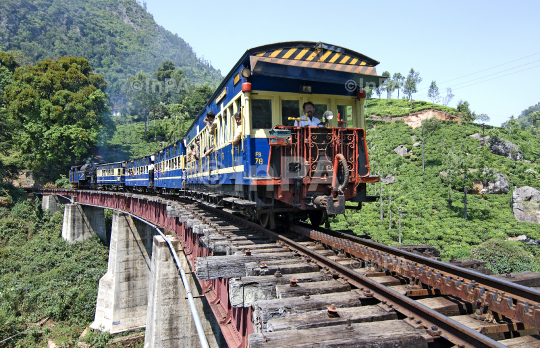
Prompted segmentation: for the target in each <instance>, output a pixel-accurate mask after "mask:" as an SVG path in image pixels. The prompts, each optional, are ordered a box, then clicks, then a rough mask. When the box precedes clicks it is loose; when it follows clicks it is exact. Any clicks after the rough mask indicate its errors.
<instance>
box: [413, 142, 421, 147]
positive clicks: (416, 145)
mask: <svg viewBox="0 0 540 348" xmlns="http://www.w3.org/2000/svg"><path fill="white" fill-rule="evenodd" d="M420 145H422V144H421V143H414V144H413V145H412V146H413V147H418V146H420Z"/></svg>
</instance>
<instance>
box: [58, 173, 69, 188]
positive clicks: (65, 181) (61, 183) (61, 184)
mask: <svg viewBox="0 0 540 348" xmlns="http://www.w3.org/2000/svg"><path fill="white" fill-rule="evenodd" d="M54 184H55V185H56V188H72V187H73V185H72V184H71V183H70V182H69V178H67V177H66V176H65V175H64V174H60V179H58V180H56V182H55V183H54Z"/></svg>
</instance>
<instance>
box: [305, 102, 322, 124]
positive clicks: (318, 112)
mask: <svg viewBox="0 0 540 348" xmlns="http://www.w3.org/2000/svg"><path fill="white" fill-rule="evenodd" d="M313 106H314V107H315V113H314V114H313V116H315V117H317V118H318V119H319V120H321V121H322V116H323V115H324V113H325V112H326V110H328V105H326V104H314V105H313ZM302 112H303V110H302Z"/></svg>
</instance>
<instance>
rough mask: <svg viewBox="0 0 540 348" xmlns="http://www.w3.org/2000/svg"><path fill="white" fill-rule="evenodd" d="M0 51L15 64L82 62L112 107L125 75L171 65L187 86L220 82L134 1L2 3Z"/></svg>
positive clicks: (30, 0) (119, 96)
mask: <svg viewBox="0 0 540 348" xmlns="http://www.w3.org/2000/svg"><path fill="white" fill-rule="evenodd" d="M0 18H2V19H3V20H2V21H0V50H2V51H9V52H11V53H13V54H14V55H15V57H16V59H17V60H18V61H19V63H21V64H23V65H29V64H33V63H35V62H38V61H42V60H45V59H48V58H50V59H53V58H58V57H62V56H76V57H86V58H87V59H88V60H89V61H90V63H91V65H92V67H93V68H94V70H95V71H96V72H97V73H99V74H102V75H103V76H104V78H105V80H106V81H107V83H108V89H107V92H108V93H109V94H110V96H111V99H112V101H113V104H115V105H116V104H123V102H124V100H123V98H124V96H123V95H122V93H121V90H122V88H123V86H124V84H125V82H126V81H127V79H128V77H129V76H132V75H135V74H137V73H138V72H139V71H143V72H145V73H147V74H149V73H152V72H154V71H156V69H157V67H158V66H159V65H160V64H161V62H163V61H165V60H171V61H173V62H174V63H175V64H176V65H177V66H178V67H179V68H181V69H182V70H183V72H184V74H185V75H186V76H187V77H188V78H189V79H190V80H191V81H193V83H195V84H197V85H199V84H204V83H209V84H211V85H212V86H215V85H216V84H217V83H218V82H219V81H220V80H221V78H222V76H221V72H220V71H219V70H215V69H214V68H213V67H212V66H211V65H210V64H209V63H208V62H206V61H204V60H202V59H200V58H197V56H196V54H195V52H194V51H193V49H192V48H191V47H190V46H189V44H188V43H186V42H185V41H184V40H182V39H181V38H180V37H178V35H175V34H172V33H171V32H169V31H167V30H165V29H164V28H163V27H161V26H159V25H158V24H157V23H156V22H155V21H154V19H153V17H152V15H151V14H149V13H148V12H146V10H145V9H143V8H142V7H141V6H140V5H139V4H138V3H137V2H136V1H135V0H106V1H103V0H88V1H83V0H69V1H68V0H41V1H37V0H28V1H21V0H5V1H2V2H0Z"/></svg>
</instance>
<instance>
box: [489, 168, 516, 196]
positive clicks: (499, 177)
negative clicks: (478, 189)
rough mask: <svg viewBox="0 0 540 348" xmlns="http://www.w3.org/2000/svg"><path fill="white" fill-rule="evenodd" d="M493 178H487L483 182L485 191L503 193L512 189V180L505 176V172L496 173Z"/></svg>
mask: <svg viewBox="0 0 540 348" xmlns="http://www.w3.org/2000/svg"><path fill="white" fill-rule="evenodd" d="M494 177H495V178H494V179H493V180H486V181H485V182H484V183H483V184H484V187H483V190H484V192H483V193H494V194H501V193H508V191H510V182H509V181H508V179H507V178H506V176H504V174H501V173H495V174H494Z"/></svg>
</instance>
